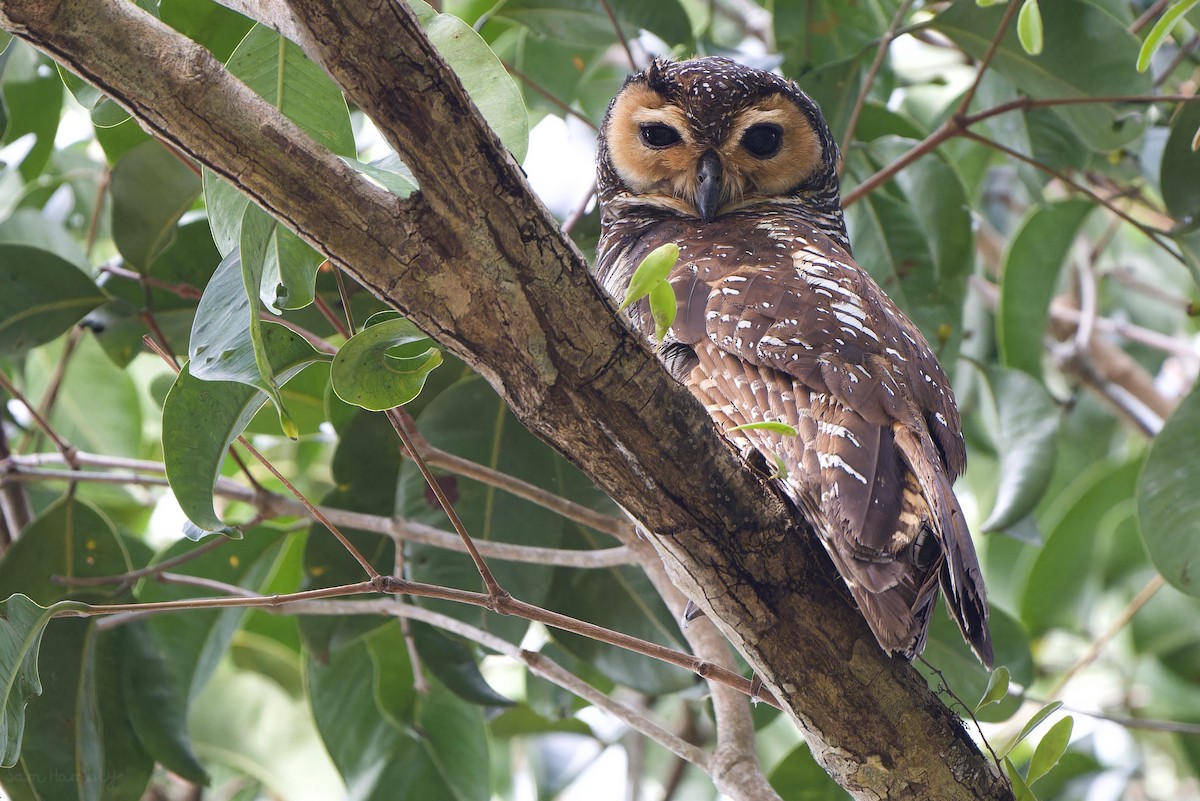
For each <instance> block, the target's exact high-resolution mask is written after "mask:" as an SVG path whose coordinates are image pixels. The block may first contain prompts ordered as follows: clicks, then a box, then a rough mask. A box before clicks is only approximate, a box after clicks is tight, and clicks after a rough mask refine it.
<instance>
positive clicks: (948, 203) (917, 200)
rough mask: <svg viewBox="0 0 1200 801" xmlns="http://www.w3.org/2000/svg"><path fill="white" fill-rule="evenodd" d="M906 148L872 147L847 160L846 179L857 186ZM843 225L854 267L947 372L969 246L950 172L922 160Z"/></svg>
mask: <svg viewBox="0 0 1200 801" xmlns="http://www.w3.org/2000/svg"><path fill="white" fill-rule="evenodd" d="M907 148H908V145H907V144H906V140H900V139H897V138H896V137H883V138H881V139H878V140H875V141H873V142H871V143H870V144H869V145H868V146H867V147H866V148H864V149H863V150H862V151H856V152H855V153H852V154H851V157H850V159H849V161H848V162H847V164H848V171H849V172H850V173H851V174H852V175H853V176H854V177H855V178H857V179H858V180H862V179H863V178H865V177H866V176H867V175H869V174H872V173H874V172H875V171H876V170H877V169H879V168H880V167H881V166H883V165H884V164H886V163H888V162H889V161H891V160H893V159H895V158H896V157H897V156H898V155H899V154H900V153H903V152H904V151H905V150H907ZM846 222H847V225H848V227H849V229H850V241H851V244H852V245H853V247H854V255H855V258H856V260H857V261H858V263H859V264H860V265H861V266H862V267H863V268H864V269H866V270H867V271H868V272H869V273H870V274H871V276H872V277H873V278H874V279H875V280H876V281H877V282H879V285H880V286H881V287H883V290H884V291H885V292H887V293H888V295H889V296H891V298H892V299H893V300H894V301H896V304H897V305H898V306H900V308H901V309H903V310H904V312H905V313H906V314H908V316H909V317H911V318H912V320H913V322H915V323H916V324H917V326H918V327H919V328H920V329H921V332H922V333H923V334H924V335H925V338H926V339H927V340H928V341H929V343H930V345H931V346H932V347H933V348H934V350H935V351H936V352H937V353H938V356H939V358H940V359H941V360H942V361H943V363H945V364H952V363H953V361H954V358H955V356H956V355H957V352H958V343H959V342H960V340H961V337H962V330H961V329H962V307H963V301H964V298H965V296H966V287H967V276H968V275H969V274H970V271H971V260H972V256H971V247H972V243H973V241H974V240H973V235H972V233H971V220H970V215H969V213H968V212H967V199H966V195H965V192H964V189H963V186H962V181H961V180H959V178H958V176H957V175H956V173H955V172H954V170H953V169H952V168H951V167H950V166H949V165H948V164H946V163H945V162H944V161H942V160H941V159H940V158H926V159H922V160H921V161H919V162H917V163H916V164H914V165H913V166H912V167H910V168H909V169H908V170H906V171H905V172H904V173H903V174H902V176H901V177H900V178H899V179H898V180H896V181H892V182H890V183H889V184H887V185H886V187H884V189H882V190H880V191H876V192H872V193H871V194H870V195H868V196H867V197H864V198H863V199H862V200H860V201H859V202H858V203H855V204H854V205H853V206H851V207H850V208H849V209H848V210H847V215H846Z"/></svg>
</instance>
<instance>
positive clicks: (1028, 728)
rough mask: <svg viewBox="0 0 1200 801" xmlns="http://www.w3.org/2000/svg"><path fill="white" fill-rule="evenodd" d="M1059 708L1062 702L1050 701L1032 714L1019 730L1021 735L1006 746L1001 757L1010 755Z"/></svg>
mask: <svg viewBox="0 0 1200 801" xmlns="http://www.w3.org/2000/svg"><path fill="white" fill-rule="evenodd" d="M1061 706H1062V701H1051V702H1050V703H1048V704H1046V705H1045V706H1043V707H1042V708H1041V709H1039V710H1038V711H1037V712H1035V713H1033V717H1031V718H1030V719H1029V722H1028V723H1026V724H1025V725H1024V726H1023V727H1022V728H1021V733H1020V734H1018V735H1017V736H1016V738H1015V739H1013V741H1012V742H1011V743H1009V744H1008V747H1007V748H1006V749H1005V750H1004V754H1003V755H1002V756H1007V755H1008V754H1010V753H1012V750H1013V749H1014V748H1016V747H1017V746H1018V745H1020V744H1021V742H1022V741H1023V740H1024V739H1025V738H1026V737H1028V736H1029V735H1030V734H1033V731H1034V729H1036V728H1037V727H1038V726H1040V725H1042V721H1044V720H1045V719H1046V718H1048V717H1050V716H1051V715H1053V714H1054V713H1055V712H1057V711H1058V710H1059V708H1060V707H1061Z"/></svg>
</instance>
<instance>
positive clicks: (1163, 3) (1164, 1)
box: [1129, 0, 1171, 35]
mask: <svg viewBox="0 0 1200 801" xmlns="http://www.w3.org/2000/svg"><path fill="white" fill-rule="evenodd" d="M1170 3H1171V0H1155V2H1154V4H1153V5H1152V6H1150V7H1149V8H1147V9H1146V10H1145V11H1144V12H1142V15H1141V16H1140V17H1138V18H1137V19H1135V20H1134V21H1133V24H1132V25H1130V26H1129V32H1130V33H1132V34H1135V35H1136V34H1139V33H1141V32H1142V28H1145V27H1146V26H1147V25H1149V24H1150V23H1151V22H1152V21H1153V20H1154V18H1155V17H1157V16H1158V15H1159V14H1161V13H1162V12H1163V9H1165V8H1166V7H1167V6H1168V5H1170Z"/></svg>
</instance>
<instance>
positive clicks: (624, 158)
mask: <svg viewBox="0 0 1200 801" xmlns="http://www.w3.org/2000/svg"><path fill="white" fill-rule="evenodd" d="M838 158H839V156H838V149H837V144H836V143H835V142H834V140H833V136H832V135H831V134H830V132H829V126H827V125H826V124H825V120H824V118H823V117H822V116H821V111H820V109H819V108H818V107H817V104H816V103H814V102H813V101H812V99H811V98H809V96H808V95H806V94H804V92H802V91H800V88H799V87H797V86H796V84H795V83H793V82H792V81H787V80H784V79H783V78H780V77H779V76H777V75H773V74H771V73H769V72H763V71H762V70H756V69H752V68H750V67H746V66H743V65H741V64H738V63H737V62H734V61H730V60H729V59H726V58H716V57H712V58H697V59H692V60H690V61H669V60H665V59H655V61H654V62H653V63H652V64H651V65H650V67H649V68H648V69H647V70H645V71H644V72H640V73H638V74H636V75H633V76H632V77H630V78H629V80H628V81H626V83H625V86H624V88H622V89H621V91H620V93H619V94H618V95H617V96H616V97H615V98H614V99H613V101H612V103H611V104H610V105H609V107H608V113H607V114H606V115H605V118H604V123H603V126H602V127H601V132H600V151H599V154H598V166H599V193H600V199H601V201H602V202H604V201H608V200H611V199H612V198H614V197H616V196H617V195H619V194H622V193H624V194H626V195H633V196H634V197H635V199H636V201H637V202H639V203H644V204H647V205H651V206H656V207H659V208H662V209H665V210H670V211H673V212H676V213H679V214H683V215H685V216H693V217H698V218H700V219H701V220H703V221H704V222H709V221H711V220H712V219H714V218H715V217H717V216H719V215H721V214H726V213H729V212H731V211H734V210H736V209H738V208H742V207H744V206H748V205H756V204H758V203H761V202H763V201H764V200H776V199H786V198H794V199H807V200H809V201H810V202H812V205H815V206H816V207H817V208H818V209H821V210H825V208H826V207H828V206H829V205H830V204H832V205H833V206H834V207H836V206H837V203H838V184H837V162H838Z"/></svg>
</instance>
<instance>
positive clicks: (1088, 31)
mask: <svg viewBox="0 0 1200 801" xmlns="http://www.w3.org/2000/svg"><path fill="white" fill-rule="evenodd" d="M1013 1H1014V2H1015V0H1013ZM1039 10H1040V12H1041V18H1042V27H1043V31H1044V39H1045V43H1046V47H1045V49H1044V50H1043V51H1042V52H1041V53H1040V54H1038V55H1030V54H1029V53H1027V52H1025V49H1024V48H1023V47H1022V46H1021V43H1020V41H1019V40H1018V35H1017V31H1016V30H1012V29H1010V30H1009V31H1008V32H1007V33H1006V35H1005V37H1004V39H1003V40H1002V42H1001V45H1000V47H999V48H997V50H996V53H995V56H994V57H993V59H992V62H991V68H992V69H995V70H997V71H998V72H999V73H1000V74H1002V75H1003V76H1004V77H1006V78H1008V79H1009V80H1011V81H1012V82H1013V83H1014V84H1016V85H1017V87H1018V88H1019V89H1021V90H1022V91H1023V92H1025V93H1026V94H1028V95H1029V96H1030V97H1034V98H1060V97H1107V96H1113V95H1145V94H1151V93H1152V92H1153V90H1154V87H1153V86H1152V83H1151V80H1150V76H1148V75H1139V74H1138V73H1136V72H1134V71H1132V70H1130V69H1129V65H1130V64H1132V63H1134V61H1135V59H1136V58H1137V50H1138V41H1137V37H1135V36H1134V35H1133V34H1131V33H1130V32H1129V31H1128V30H1127V29H1126V26H1125V24H1124V23H1122V22H1121V21H1120V20H1118V19H1117V18H1116V17H1115V16H1113V15H1112V14H1110V13H1109V12H1108V11H1107V10H1105V9H1103V8H1100V7H1098V6H1097V5H1096V4H1093V3H1090V2H1088V1H1087V0H1054V2H1052V3H1047V4H1046V6H1045V7H1044V8H1040V9H1039ZM1003 14H1004V9H1003V7H1002V6H993V7H991V8H985V9H980V8H978V7H976V5H975V3H974V2H973V1H972V0H955V2H954V3H953V4H952V5H951V6H950V7H949V8H947V9H946V10H945V11H943V12H942V13H940V14H938V15H937V17H936V18H934V21H933V25H934V27H935V28H936V29H938V30H939V31H941V32H942V33H944V34H946V35H947V36H949V37H950V38H951V39H953V40H954V42H955V43H956V44H958V45H959V46H960V47H962V48H963V49H964V50H965V51H966V52H967V53H969V54H970V55H971V56H973V57H975V58H982V57H983V55H984V53H985V52H986V51H987V50H988V48H989V47H990V46H991V42H992V38H993V36H994V35H995V33H996V29H997V27H998V26H999V24H1000V19H1001V17H1002V16H1003ZM1053 111H1054V113H1055V114H1057V115H1059V116H1061V117H1062V118H1063V119H1065V120H1067V121H1068V122H1069V123H1070V125H1071V127H1072V129H1073V130H1074V131H1075V133H1076V134H1078V135H1079V137H1080V138H1081V139H1082V140H1083V141H1084V142H1085V143H1086V144H1087V146H1088V147H1089V148H1090V149H1091V150H1094V151H1099V152H1107V151H1110V150H1115V149H1117V148H1120V147H1122V146H1124V145H1126V144H1128V143H1129V142H1130V141H1132V140H1133V139H1134V138H1136V137H1137V136H1138V135H1139V134H1140V133H1141V132H1142V130H1143V129H1144V126H1145V123H1144V119H1145V118H1144V114H1143V112H1142V111H1141V110H1129V109H1127V108H1125V107H1121V106H1117V105H1113V104H1108V103H1094V104H1093V103H1086V104H1082V105H1073V106H1062V107H1056V108H1055V109H1054V110H1053Z"/></svg>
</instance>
